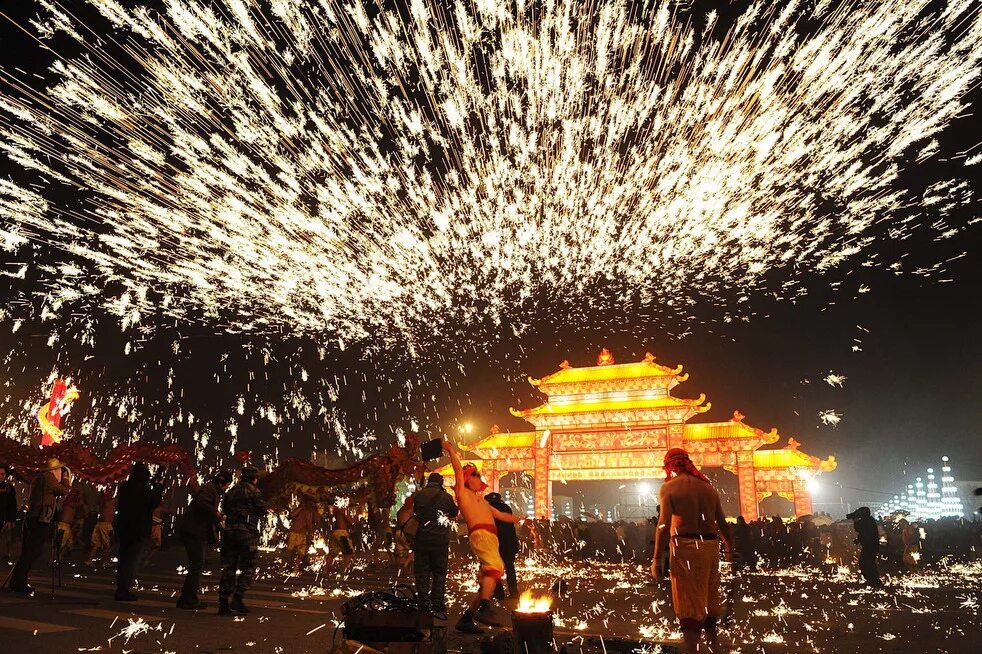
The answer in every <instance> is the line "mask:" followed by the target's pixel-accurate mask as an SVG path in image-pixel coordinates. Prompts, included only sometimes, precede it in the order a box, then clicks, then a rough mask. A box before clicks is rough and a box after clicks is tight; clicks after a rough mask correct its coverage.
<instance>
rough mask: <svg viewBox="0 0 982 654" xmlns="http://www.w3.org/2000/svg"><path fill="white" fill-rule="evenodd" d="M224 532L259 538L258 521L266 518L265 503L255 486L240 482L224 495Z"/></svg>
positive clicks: (250, 483)
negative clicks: (245, 534) (248, 534)
mask: <svg viewBox="0 0 982 654" xmlns="http://www.w3.org/2000/svg"><path fill="white" fill-rule="evenodd" d="M222 508H223V509H224V511H225V531H245V532H248V533H250V534H252V535H253V536H257V537H258V536H259V521H260V520H261V519H263V518H264V517H265V516H266V503H265V502H263V496H262V493H260V492H259V489H258V488H256V485H255V484H253V483H252V482H248V481H240V482H239V483H237V484H236V485H235V486H232V488H230V489H229V491H228V492H227V493H225V499H224V501H223V502H222Z"/></svg>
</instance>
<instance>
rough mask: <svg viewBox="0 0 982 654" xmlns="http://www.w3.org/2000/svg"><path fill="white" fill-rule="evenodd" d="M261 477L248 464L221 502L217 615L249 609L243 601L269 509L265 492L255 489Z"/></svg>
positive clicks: (254, 565) (253, 571)
mask: <svg viewBox="0 0 982 654" xmlns="http://www.w3.org/2000/svg"><path fill="white" fill-rule="evenodd" d="M258 479H259V470H258V469H257V468H255V467H253V466H246V467H245V468H243V469H242V472H241V473H240V477H239V483H238V484H236V485H235V486H233V487H232V488H230V489H229V491H228V492H227V493H226V494H225V499H224V501H223V502H222V509H223V511H224V513H225V530H224V532H223V533H222V580H221V582H220V583H219V585H218V615H232V614H233V613H248V612H249V609H248V608H247V607H246V605H245V604H244V603H243V601H242V600H243V597H244V596H245V593H246V591H247V590H249V586H250V585H252V580H253V577H255V574H256V560H257V558H258V552H259V523H260V522H261V521H262V520H264V519H265V517H266V512H267V508H266V503H265V502H263V498H262V494H261V493H260V492H259V489H258V488H256V481H257V480H258ZM236 571H238V575H236Z"/></svg>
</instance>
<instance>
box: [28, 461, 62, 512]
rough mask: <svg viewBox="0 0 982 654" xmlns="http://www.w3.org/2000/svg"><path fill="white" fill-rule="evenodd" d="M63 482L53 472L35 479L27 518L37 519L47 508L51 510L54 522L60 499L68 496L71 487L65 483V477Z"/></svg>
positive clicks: (30, 494)
mask: <svg viewBox="0 0 982 654" xmlns="http://www.w3.org/2000/svg"><path fill="white" fill-rule="evenodd" d="M61 479H62V480H61V481H58V479H57V478H56V477H55V473H53V472H42V473H40V474H38V475H37V476H36V477H34V480H33V481H32V482H31V489H30V490H29V491H28V500H27V517H28V518H37V517H39V516H40V515H41V514H42V513H43V512H44V509H45V508H50V509H51V510H50V512H49V515H50V516H51V520H52V522H53V521H54V514H55V508H56V505H57V504H58V498H59V497H63V496H65V495H68V491H70V490H71V487H70V486H69V485H68V484H66V483H65V477H64V476H63V477H62V478H61Z"/></svg>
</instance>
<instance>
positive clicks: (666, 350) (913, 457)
mask: <svg viewBox="0 0 982 654" xmlns="http://www.w3.org/2000/svg"><path fill="white" fill-rule="evenodd" d="M27 4H28V3H17V6H16V7H15V8H14V9H13V12H14V13H11V14H9V16H10V17H11V18H12V19H13V20H14V21H18V22H20V23H21V24H22V25H23V24H26V19H27V18H28V17H29V16H30V15H31V14H32V12H31V11H28V10H25V8H24V6H25V5H27ZM701 4H702V5H706V6H710V5H712V4H714V3H701ZM723 4H724V5H725V4H726V3H723ZM700 6H701V5H700ZM703 8H704V7H703ZM724 8H725V7H724ZM4 11H5V12H6V11H8V9H4ZM0 39H2V41H0V52H2V53H3V54H2V55H0V57H2V61H0V65H2V66H3V67H4V68H9V67H12V66H15V67H18V68H21V69H24V70H26V71H28V72H32V71H36V72H39V73H43V71H44V70H45V69H46V67H47V65H48V63H49V59H48V58H46V57H45V56H44V53H42V52H39V51H38V49H37V48H36V46H35V47H30V41H29V40H27V39H26V37H25V35H24V34H23V33H22V32H20V31H19V30H17V29H16V28H14V27H12V26H11V24H10V23H8V22H7V21H6V20H0ZM0 89H2V90H0V93H12V92H13V91H12V90H11V89H10V88H9V87H0ZM978 95H979V93H978V90H976V91H975V92H974V93H973V94H972V96H971V97H970V98H967V100H968V101H970V102H971V103H972V104H974V105H977V104H978V102H979V97H978ZM966 113H967V114H968V115H966V116H965V117H964V118H963V119H961V120H960V121H958V122H957V123H956V124H954V125H953V126H952V127H951V128H950V129H949V130H948V131H947V132H946V133H944V134H943V135H941V137H940V138H939V140H940V141H941V154H939V155H938V157H937V158H936V159H932V160H930V161H928V162H926V163H925V164H923V165H920V166H914V167H913V168H912V169H911V171H910V172H909V173H907V174H905V176H904V177H902V179H901V182H902V183H903V184H904V185H907V186H909V187H910V188H912V189H922V188H927V187H928V186H929V185H930V184H931V183H932V182H934V181H936V180H938V179H945V178H949V177H958V178H966V179H969V181H970V182H971V184H972V188H973V191H974V194H975V196H976V197H978V193H979V192H980V191H982V186H980V180H979V179H977V178H976V179H971V178H970V177H968V175H969V173H971V171H972V170H973V169H970V168H965V167H964V166H962V165H961V164H960V163H953V162H947V161H946V159H947V158H948V157H951V156H954V155H956V154H960V153H963V152H964V151H966V150H969V149H970V148H972V147H973V146H974V147H976V148H977V147H978V146H977V145H976V144H978V143H979V142H980V141H982V133H980V127H979V121H978V120H977V117H975V116H972V115H970V114H971V111H969V112H966ZM976 151H977V150H976ZM8 163H9V162H5V161H3V160H2V159H0V175H2V176H4V177H10V178H16V175H17V173H15V172H14V171H13V169H10V170H11V172H9V173H8V172H4V168H5V167H6V166H7V164H8ZM974 170H975V171H978V167H977V166H976V167H975V168H974ZM19 179H22V178H19ZM979 208H980V206H979V203H978V201H977V200H976V201H975V202H974V203H973V204H969V205H967V206H965V207H963V211H964V215H963V216H959V217H958V219H959V220H960V221H961V222H963V223H966V224H967V223H968V222H969V221H970V220H972V219H973V218H974V219H975V221H976V222H975V224H973V225H970V226H968V227H967V228H966V229H964V230H963V231H962V232H961V233H960V234H958V235H957V236H956V237H954V238H952V239H947V240H938V239H935V238H934V235H933V234H920V235H915V236H913V237H911V238H909V239H905V240H903V241H899V242H896V241H891V240H890V239H889V238H887V237H885V238H883V239H882V240H881V241H880V243H879V244H878V245H875V246H874V247H873V252H874V253H876V255H877V257H878V260H879V261H880V262H884V263H885V264H888V263H890V262H894V261H899V262H901V265H900V266H899V267H898V269H896V270H890V269H888V268H887V265H880V266H877V267H871V268H863V267H860V266H859V260H858V259H856V260H849V261H847V263H846V264H845V266H843V267H842V268H839V269H836V270H833V271H831V272H830V273H826V274H823V275H812V274H809V273H808V272H807V271H805V272H799V273H797V274H798V275H799V276H800V277H801V278H802V279H803V280H804V286H805V288H807V289H808V294H807V295H805V296H804V297H801V298H799V299H798V300H796V301H795V302H791V301H789V300H786V299H785V300H782V301H774V300H772V299H770V298H768V297H767V296H766V295H759V294H757V295H754V296H752V297H751V298H750V300H749V302H748V303H747V304H746V305H744V306H745V309H744V311H745V313H746V314H747V315H748V316H749V319H748V320H747V321H744V320H741V319H739V318H737V319H735V320H731V321H729V322H727V321H726V320H725V319H724V318H725V316H724V315H723V314H722V313H721V312H720V311H719V310H718V309H716V308H715V307H712V306H708V305H707V306H702V305H698V304H697V305H696V306H695V307H693V308H692V309H689V310H687V311H686V312H685V313H686V314H688V315H679V313H678V312H676V311H675V310H673V309H672V308H670V307H657V308H653V307H650V306H649V307H641V306H637V305H635V304H633V303H632V302H631V301H630V300H628V301H626V302H625V303H623V304H620V305H619V306H613V307H609V306H608V307H607V308H605V310H603V311H595V310H592V309H590V308H588V307H586V302H584V301H583V300H582V298H575V297H573V298H570V297H554V296H549V295H544V296H541V297H536V298H533V300H532V301H530V302H526V303H524V304H522V305H521V306H516V309H515V315H514V316H513V324H511V325H508V324H505V325H480V326H476V327H474V329H473V333H472V337H471V338H470V339H469V340H468V341H464V342H461V341H458V340H454V339H442V338H439V337H435V338H432V339H428V340H427V343H426V345H425V347H424V348H423V349H422V351H421V356H418V357H413V356H411V355H410V354H409V352H408V350H407V349H406V348H401V347H380V346H379V345H378V344H377V343H373V342H371V341H366V342H363V343H344V347H343V349H341V348H340V347H339V344H338V339H337V338H336V336H335V335H332V334H323V335H310V336H297V335H293V334H289V333H273V334H265V335H241V334H229V333H223V332H224V329H223V328H222V326H221V325H216V324H213V323H210V322H209V321H208V320H202V321H201V322H200V323H199V324H182V325H175V324H173V321H172V320H171V321H168V320H164V319H160V320H148V322H147V326H146V327H141V328H138V329H136V330H130V331H128V332H126V333H122V332H121V331H120V330H119V327H118V325H117V323H116V319H115V318H113V317H111V316H108V315H98V314H91V313H89V309H88V308H85V309H82V308H80V309H79V310H78V312H77V313H75V315H74V317H73V318H72V319H71V320H70V321H68V322H67V323H64V322H63V323H61V324H52V323H51V322H43V321H41V320H40V318H39V315H38V313H39V300H40V298H41V297H42V296H43V292H44V289H43V286H42V285H41V284H40V283H39V281H38V280H39V279H40V276H41V273H40V272H38V267H39V266H43V264H44V263H46V262H51V261H52V257H57V256H60V255H58V254H55V253H53V252H52V251H50V250H49V249H47V248H46V247H45V246H43V245H41V244H32V245H31V246H28V247H27V248H23V249H21V250H19V251H17V252H5V251H2V250H0V265H2V267H0V272H3V271H5V272H7V273H10V274H13V273H16V272H17V271H18V270H19V269H20V267H21V266H22V265H23V264H25V263H27V264H29V268H28V270H27V272H26V276H25V279H14V278H13V277H11V276H4V277H0V306H5V307H7V309H6V311H5V316H4V319H3V320H2V321H0V363H2V366H0V375H3V376H5V377H6V378H5V379H3V380H2V384H3V386H4V388H3V390H0V393H2V395H3V397H0V426H2V427H3V428H5V429H6V430H7V431H8V432H9V433H11V435H15V436H18V437H20V436H23V434H25V433H26V432H27V431H28V430H30V429H31V426H32V424H33V423H32V420H33V418H32V413H31V412H32V411H34V410H36V408H33V407H37V406H40V403H41V402H43V401H44V400H45V397H44V396H45V393H46V389H45V383H44V382H45V380H46V379H47V377H48V375H49V373H50V372H51V371H52V369H53V368H57V370H59V371H60V372H62V374H68V375H71V376H72V377H73V379H74V380H75V381H76V383H77V384H78V386H79V387H80V389H81V390H82V394H83V396H82V399H81V400H80V401H79V402H78V403H76V406H75V408H74V409H73V410H72V413H71V414H70V415H69V416H68V417H67V418H66V423H65V424H66V426H67V429H68V431H69V432H71V431H72V428H73V425H76V424H77V423H79V422H85V424H86V425H87V427H86V429H87V430H89V433H87V434H80V435H79V436H77V437H78V438H84V439H88V441H89V442H91V443H92V446H93V447H94V448H95V449H100V448H103V449H104V448H105V446H106V444H107V440H106V439H107V438H108V440H109V441H111V440H113V439H125V438H126V435H127V434H129V435H139V436H141V437H143V438H145V439H151V440H169V441H176V442H180V443H182V444H184V445H187V446H189V447H190V446H193V444H194V441H193V437H194V435H195V434H198V435H199V436H200V434H202V433H207V434H209V435H210V437H211V441H212V445H211V448H210V449H209V451H208V454H207V459H206V461H207V462H216V463H217V462H219V461H227V459H228V456H229V454H230V447H229V445H228V442H229V425H230V424H234V425H235V429H236V431H237V437H238V443H237V447H238V448H244V449H252V450H254V451H255V452H257V453H258V454H259V456H263V457H267V458H270V457H272V456H273V453H274V452H275V451H278V453H279V456H280V457H281V458H282V457H285V456H299V457H302V458H306V457H307V456H308V455H309V453H310V451H311V450H312V449H314V448H318V449H327V450H329V451H335V450H337V449H338V442H339V438H344V439H347V440H348V443H349V446H350V445H351V444H354V445H355V446H356V447H357V445H358V444H359V443H361V444H362V447H361V449H362V450H363V451H366V452H370V451H373V450H374V449H376V448H377V447H378V445H379V444H384V443H388V442H391V440H392V439H393V437H394V434H395V433H397V432H398V431H399V430H404V431H410V430H412V428H413V426H414V423H415V425H416V426H418V428H419V430H420V431H421V432H422V433H424V434H425V435H434V436H435V435H440V434H443V433H449V434H454V433H456V432H457V430H458V429H459V426H460V425H461V424H462V423H463V422H471V423H473V424H474V425H475V427H476V428H477V431H478V432H481V433H485V432H486V430H487V429H488V428H489V427H490V426H491V425H492V424H498V425H500V426H501V428H502V429H503V430H523V429H527V428H528V426H527V425H526V424H525V423H523V422H522V421H521V420H518V419H515V418H512V417H511V416H510V415H509V413H508V408H509V406H514V407H527V406H531V405H534V404H536V403H538V402H539V401H540V399H541V398H540V397H539V396H538V395H537V393H536V392H535V391H534V389H532V387H531V386H529V384H528V383H527V381H526V377H527V376H533V377H541V376H543V375H546V374H549V373H551V372H553V371H555V370H557V369H558V366H559V363H560V361H562V360H563V359H568V360H569V361H570V363H571V364H572V365H574V366H584V365H593V363H594V361H595V358H596V355H597V352H598V351H599V349H600V348H601V347H607V348H609V349H610V350H611V351H612V352H613V354H614V356H615V358H616V359H617V361H618V362H629V361H636V360H640V359H641V358H642V357H643V356H644V354H645V352H647V351H650V352H652V353H653V354H654V355H655V356H656V357H657V360H658V362H660V363H662V364H665V365H675V364H678V363H681V364H683V365H684V366H685V371H686V372H688V373H689V374H690V378H689V380H688V381H686V382H685V383H684V384H681V385H680V386H678V387H677V388H676V389H675V391H674V393H675V394H676V395H678V396H681V397H696V396H698V395H699V394H700V393H705V394H706V396H707V399H708V401H709V402H711V403H712V409H711V410H710V411H709V412H708V413H706V414H703V415H702V416H700V417H698V418H697V419H696V420H697V421H698V420H705V421H720V420H726V419H728V418H729V417H730V416H731V414H732V412H733V410H734V409H738V410H740V411H741V412H742V413H743V414H745V416H746V422H747V423H748V424H751V425H753V426H756V427H760V428H762V429H764V430H768V429H770V428H771V427H772V426H773V427H777V428H778V431H779V432H780V433H781V435H782V437H783V438H782V441H781V442H780V443H781V444H783V443H784V442H785V441H786V438H787V437H789V436H793V437H794V438H796V439H797V440H798V441H800V442H801V443H802V449H803V450H804V451H806V452H807V453H809V454H812V455H816V456H819V457H821V458H825V457H826V456H828V455H830V454H832V455H835V456H836V458H837V459H838V462H839V467H838V470H836V471H835V472H834V473H832V474H831V475H828V476H826V477H825V479H826V480H827V481H828V482H837V483H838V484H841V486H842V492H841V496H842V497H843V498H844V500H845V501H847V502H853V503H855V502H863V501H870V502H876V501H880V500H883V499H885V498H886V495H883V494H882V493H891V494H892V493H895V492H899V491H900V490H901V489H902V488H903V487H904V486H906V484H907V483H908V481H906V480H905V478H904V476H903V475H904V473H905V471H908V472H909V473H911V474H912V475H921V474H922V473H923V471H924V469H925V468H927V467H929V466H936V467H940V458H941V456H942V455H945V454H947V455H949V456H950V457H951V459H952V466H953V470H954V474H955V476H956V478H957V479H982V438H980V436H982V434H980V430H979V425H982V401H980V400H982V398H980V386H979V380H980V379H982V347H980V341H979V329H980V324H982V321H980V318H982V300H980V296H982V294H980V293H979V292H978V288H979V286H978V285H979V268H980V264H982V259H980V253H979V248H978V243H979V237H980V235H982V232H980V229H979V225H978V224H977V222H978V216H979V215H980V214H979ZM0 219H2V217H0ZM560 245H561V244H560ZM938 262H944V263H943V265H941V266H940V267H939V268H937V269H935V270H933V271H931V272H930V274H920V272H919V271H920V270H922V269H923V268H927V267H930V266H932V265H934V264H937V263H938ZM693 286H694V288H695V287H696V286H697V282H695V281H694V282H693ZM860 288H863V289H867V288H868V292H860ZM619 290H622V289H619V288H618V287H617V286H616V284H612V285H609V286H608V285H605V284H604V283H603V282H602V281H598V282H597V283H596V284H594V285H593V292H594V293H596V294H598V295H600V296H602V295H604V294H612V295H614V294H616V293H617V292H618V291H619ZM731 291H732V293H733V294H734V295H740V294H742V292H743V289H740V288H733V289H731ZM607 304H610V303H607ZM90 316H91V317H93V318H94V322H92V324H91V325H90V324H87V323H88V318H89V317H90ZM14 320H23V322H22V323H21V324H20V327H19V329H17V331H16V332H14V331H13V330H12V322H13V321H14ZM151 325H152V327H151ZM516 326H522V328H523V331H522V333H521V335H520V336H517V335H515V333H514V331H513V328H515V327H516ZM53 332H57V333H59V334H60V338H59V340H58V341H57V342H56V343H55V344H54V346H51V347H49V346H48V340H49V338H50V336H51V334H52V333H53ZM85 333H91V334H93V335H94V336H95V339H94V340H95V343H94V345H92V344H89V343H83V342H82V341H83V340H85V339H84V338H83V337H82V336H81V334H85ZM127 344H130V350H131V351H130V353H129V354H125V353H124V349H125V348H126V346H127ZM175 350H176V351H175ZM302 371H304V372H305V373H306V376H307V379H306V380H304V379H303V378H302V376H303V374H304V372H302ZM830 372H834V373H836V374H839V375H843V376H845V377H846V380H845V382H844V385H843V387H842V388H834V387H832V386H830V385H829V384H827V383H826V382H825V381H824V377H825V376H827V375H828V374H829V373H830ZM168 379H169V380H170V381H168ZM124 397H126V398H132V397H136V398H139V399H138V401H137V402H135V403H134V402H132V401H131V400H121V399H120V398H124ZM240 398H241V401H242V402H243V404H244V406H245V411H244V413H243V414H241V415H240V414H239V413H238V410H237V406H238V404H239V402H240ZM121 401H122V403H123V404H124V405H125V409H120V408H119V407H120V402H121ZM93 402H94V403H95V404H94V405H93ZM28 407H32V408H31V409H30V410H29V409H28ZM265 407H273V408H274V410H275V411H276V412H277V414H278V415H277V418H276V419H275V420H270V419H269V418H266V417H262V415H268V414H267V413H266V409H265ZM298 407H300V408H298ZM260 408H263V414H262V415H260V417H257V410H258V409H260ZM322 409H323V412H322ZM826 410H834V411H835V412H837V413H839V414H841V422H840V423H839V424H838V425H837V426H835V427H833V426H831V425H824V424H822V422H821V421H820V419H819V417H818V415H819V413H820V412H822V411H826ZM188 414H193V416H194V420H193V422H191V424H188V423H189V420H188ZM339 431H340V432H341V434H342V435H341V436H339V433H338V432H339ZM366 434H368V435H369V440H367V441H365V440H364V438H365V435H366ZM371 438H374V439H375V440H374V441H373V440H371ZM343 449H350V447H348V448H343ZM347 456H348V458H351V456H352V455H351V454H350V452H348V453H347ZM822 492H823V493H828V495H827V496H821V497H817V498H816V501H829V500H830V499H832V498H831V496H832V495H835V499H836V500H837V498H838V496H839V495H840V491H839V489H838V488H834V487H833V486H832V483H826V484H825V490H823V491H822Z"/></svg>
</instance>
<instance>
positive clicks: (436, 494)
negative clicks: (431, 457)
mask: <svg viewBox="0 0 982 654" xmlns="http://www.w3.org/2000/svg"><path fill="white" fill-rule="evenodd" d="M412 506H413V518H414V519H415V522H416V537H415V539H414V540H413V574H414V575H415V576H416V597H417V598H418V599H419V600H420V601H421V602H426V603H429V605H430V607H431V608H432V609H433V611H434V612H437V613H443V614H446V610H447V609H446V588H447V569H448V565H449V558H450V525H452V524H453V521H454V520H455V519H456V518H457V513H458V511H459V509H458V508H457V505H456V504H454V501H453V497H451V496H450V493H448V492H447V491H446V490H444V488H443V475H441V474H440V473H439V472H431V473H430V476H429V477H428V478H427V480H426V486H424V487H423V488H421V489H420V490H418V491H416V493H415V494H413V498H412Z"/></svg>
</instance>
